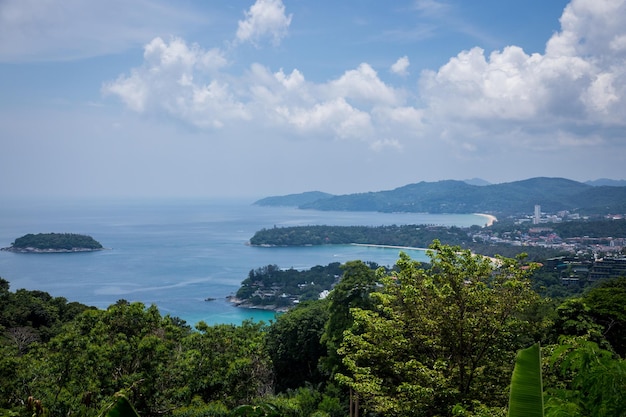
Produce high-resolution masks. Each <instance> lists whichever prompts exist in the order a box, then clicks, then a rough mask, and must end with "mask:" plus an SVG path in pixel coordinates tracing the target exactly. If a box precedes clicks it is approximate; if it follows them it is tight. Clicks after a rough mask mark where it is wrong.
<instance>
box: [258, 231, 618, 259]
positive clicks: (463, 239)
mask: <svg viewBox="0 0 626 417" xmlns="http://www.w3.org/2000/svg"><path fill="white" fill-rule="evenodd" d="M625 223H626V222H625ZM480 230H481V228H480V227H479V226H475V227H470V228H462V227H456V226H435V225H400V226H398V225H390V226H324V225H314V226H289V227H274V228H271V229H262V230H259V231H257V232H256V233H255V234H254V235H253V236H252V238H250V244H251V245H255V246H267V247H272V246H309V245H348V244H364V245H381V246H394V247H396V246H397V247H407V248H409V247H410V248H426V247H428V245H430V243H432V242H433V241H434V240H439V241H440V242H442V243H444V244H446V245H456V246H460V247H463V248H465V249H470V250H471V251H472V252H474V253H478V254H481V255H485V256H494V255H496V254H497V255H502V256H507V257H515V256H516V255H518V254H520V253H522V252H523V253H525V254H526V255H527V256H528V258H529V259H530V260H538V259H545V258H549V257H553V256H558V255H561V254H563V250H560V249H552V248H546V247H532V246H523V247H522V246H512V245H504V244H498V245H495V244H493V243H489V242H484V241H481V240H476V239H474V237H473V236H474V234H476V233H478V232H479V231H480Z"/></svg>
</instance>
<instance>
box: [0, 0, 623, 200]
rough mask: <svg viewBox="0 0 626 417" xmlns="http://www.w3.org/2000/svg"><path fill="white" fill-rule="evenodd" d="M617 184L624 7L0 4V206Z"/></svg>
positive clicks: (248, 1) (430, 2) (194, 1)
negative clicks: (433, 186)
mask: <svg viewBox="0 0 626 417" xmlns="http://www.w3.org/2000/svg"><path fill="white" fill-rule="evenodd" d="M540 176H541V177H562V178H569V179H572V180H576V181H588V180H595V179H599V178H610V179H626V0H572V1H564V0H550V1H545V0H526V1H523V2H522V1H517V2H512V1H506V2H504V1H501V0H475V1H471V2H469V1H466V0H395V1H380V0H345V1H340V2H337V1H329V0H319V1H315V2H312V1H307V0H256V1H255V0H180V1H176V2H171V1H165V0H90V1H84V0H0V178H1V179H0V199H2V198H7V199H8V198H19V197H61V198H66V197H85V198H91V197H104V198H107V197H122V198H124V197H249V196H250V197H264V196H269V195H283V194H290V193H299V192H304V191H314V190H319V191H324V192H328V193H333V194H349V193H359V192H368V191H380V190H389V189H393V188H396V187H400V186H403V185H406V184H410V183H416V182H420V181H428V182H431V181H439V180H447V179H456V180H466V179H471V178H481V179H483V180H486V181H489V182H491V183H502V182H511V181H518V180H524V179H528V178H533V177H540Z"/></svg>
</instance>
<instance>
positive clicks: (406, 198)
mask: <svg viewBox="0 0 626 417" xmlns="http://www.w3.org/2000/svg"><path fill="white" fill-rule="evenodd" d="M322 194H323V196H322V198H320V199H316V200H314V199H313V198H312V197H313V196H314V195H312V194H310V193H304V194H298V195H297V196H302V195H307V198H310V200H309V201H308V202H306V203H302V204H299V205H298V207H300V208H303V209H315V210H341V211H381V212H415V213H419V212H423V213H494V214H499V215H513V214H531V213H532V212H533V210H534V206H535V205H536V204H539V205H541V210H542V211H544V212H550V213H555V212H558V211H562V210H569V211H572V212H578V213H581V214H606V213H626V187H611V186H603V185H601V186H591V185H588V184H584V183H581V182H577V181H572V180H568V179H564V178H545V177H540V178H531V179H527V180H523V181H515V182H510V183H502V184H490V185H471V184H468V183H466V182H465V181H456V180H445V181H438V182H419V183H415V184H408V185H405V186H403V187H399V188H396V189H393V190H389V191H378V192H368V193H359V194H347V195H338V196H333V195H330V194H325V193H322ZM264 200H265V204H266V205H288V204H286V202H291V203H293V202H294V200H293V197H292V196H285V197H272V198H271V200H270V202H271V204H269V203H268V199H264ZM278 203H282V204H278Z"/></svg>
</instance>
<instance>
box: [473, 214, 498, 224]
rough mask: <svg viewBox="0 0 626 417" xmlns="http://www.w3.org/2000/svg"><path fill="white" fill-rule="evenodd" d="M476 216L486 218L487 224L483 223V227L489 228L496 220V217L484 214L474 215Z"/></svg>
mask: <svg viewBox="0 0 626 417" xmlns="http://www.w3.org/2000/svg"><path fill="white" fill-rule="evenodd" d="M474 214H476V215H477V216H483V217H486V218H487V223H485V226H487V227H488V226H491V225H492V224H493V223H494V222H497V221H498V219H497V218H496V216H494V215H491V214H485V213H474Z"/></svg>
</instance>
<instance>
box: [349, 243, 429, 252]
mask: <svg viewBox="0 0 626 417" xmlns="http://www.w3.org/2000/svg"><path fill="white" fill-rule="evenodd" d="M350 245H352V246H364V247H370V248H387V249H406V250H421V251H427V250H428V248H416V247H413V246H395V245H376V244H373V243H350Z"/></svg>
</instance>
